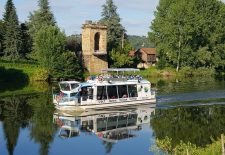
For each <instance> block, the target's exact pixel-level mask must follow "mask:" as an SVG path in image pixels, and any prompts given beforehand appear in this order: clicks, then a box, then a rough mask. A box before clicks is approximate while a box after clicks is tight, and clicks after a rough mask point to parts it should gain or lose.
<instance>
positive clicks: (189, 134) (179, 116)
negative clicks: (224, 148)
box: [151, 106, 225, 146]
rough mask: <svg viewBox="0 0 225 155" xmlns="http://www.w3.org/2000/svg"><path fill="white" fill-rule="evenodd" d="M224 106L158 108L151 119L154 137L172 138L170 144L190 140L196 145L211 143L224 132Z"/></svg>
mask: <svg viewBox="0 0 225 155" xmlns="http://www.w3.org/2000/svg"><path fill="white" fill-rule="evenodd" d="M224 116H225V106H207V107H178V108H174V109H158V110H156V113H155V116H154V117H152V119H151V126H152V128H153V130H154V133H155V135H156V138H159V139H163V138H165V137H166V136H168V137H170V138H172V145H176V144H179V143H180V140H182V141H183V142H191V143H193V144H196V145H198V146H205V145H206V144H209V143H211V139H212V138H214V139H216V138H217V137H219V136H220V134H221V133H224V132H225V119H224Z"/></svg>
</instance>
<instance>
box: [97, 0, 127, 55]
mask: <svg viewBox="0 0 225 155" xmlns="http://www.w3.org/2000/svg"><path fill="white" fill-rule="evenodd" d="M102 8H103V10H102V19H101V20H100V21H101V22H102V23H104V24H105V25H106V26H107V39H108V40H107V43H108V46H107V47H108V51H111V50H112V49H113V48H116V47H118V46H119V45H120V43H122V39H123V38H124V36H126V34H125V32H126V30H125V29H124V27H123V26H122V25H121V23H120V17H119V14H118V13H117V6H116V5H115V4H114V3H113V0H106V3H105V4H104V5H103V6H102Z"/></svg>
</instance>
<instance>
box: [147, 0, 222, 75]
mask: <svg viewBox="0 0 225 155" xmlns="http://www.w3.org/2000/svg"><path fill="white" fill-rule="evenodd" d="M224 7H225V4H224V3H222V2H220V1H217V0H161V1H160V3H159V6H158V7H157V11H156V13H155V20H154V21H153V22H152V25H151V30H152V32H150V33H149V36H150V38H151V40H154V42H155V44H156V48H157V51H158V55H159V59H160V62H161V63H160V64H163V65H164V66H167V65H169V66H174V67H176V69H177V71H179V69H180V67H182V66H190V67H195V68H196V67H218V66H224V60H225V57H224V56H225V55H224V51H225V47H224V46H223V45H224V43H225V39H224V36H225V33H224V29H223V28H222V27H224V26H225V22H224V20H222V19H223V18H224V17H225V9H224Z"/></svg>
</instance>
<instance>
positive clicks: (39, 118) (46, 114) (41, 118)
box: [30, 94, 56, 155]
mask: <svg viewBox="0 0 225 155" xmlns="http://www.w3.org/2000/svg"><path fill="white" fill-rule="evenodd" d="M49 95H50V94H42V95H39V96H38V97H37V98H33V99H32V100H30V104H31V105H32V108H33V111H34V115H33V117H32V119H31V123H32V125H31V132H30V136H31V138H32V139H34V141H35V142H37V143H40V154H41V155H47V154H48V151H49V144H50V142H52V141H53V139H54V133H55V132H56V128H55V126H54V125H53V122H52V120H53V118H52V117H53V112H54V106H53V104H52V100H51V97H50V96H49Z"/></svg>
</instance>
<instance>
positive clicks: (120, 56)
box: [110, 42, 134, 68]
mask: <svg viewBox="0 0 225 155" xmlns="http://www.w3.org/2000/svg"><path fill="white" fill-rule="evenodd" d="M130 50H132V46H131V44H130V43H129V42H125V47H124V48H122V47H119V48H117V49H112V51H111V52H110V59H111V63H112V64H111V66H112V67H115V68H120V67H130V66H132V65H133V63H134V58H132V57H130V56H128V54H129V53H128V52H129V51H130Z"/></svg>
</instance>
